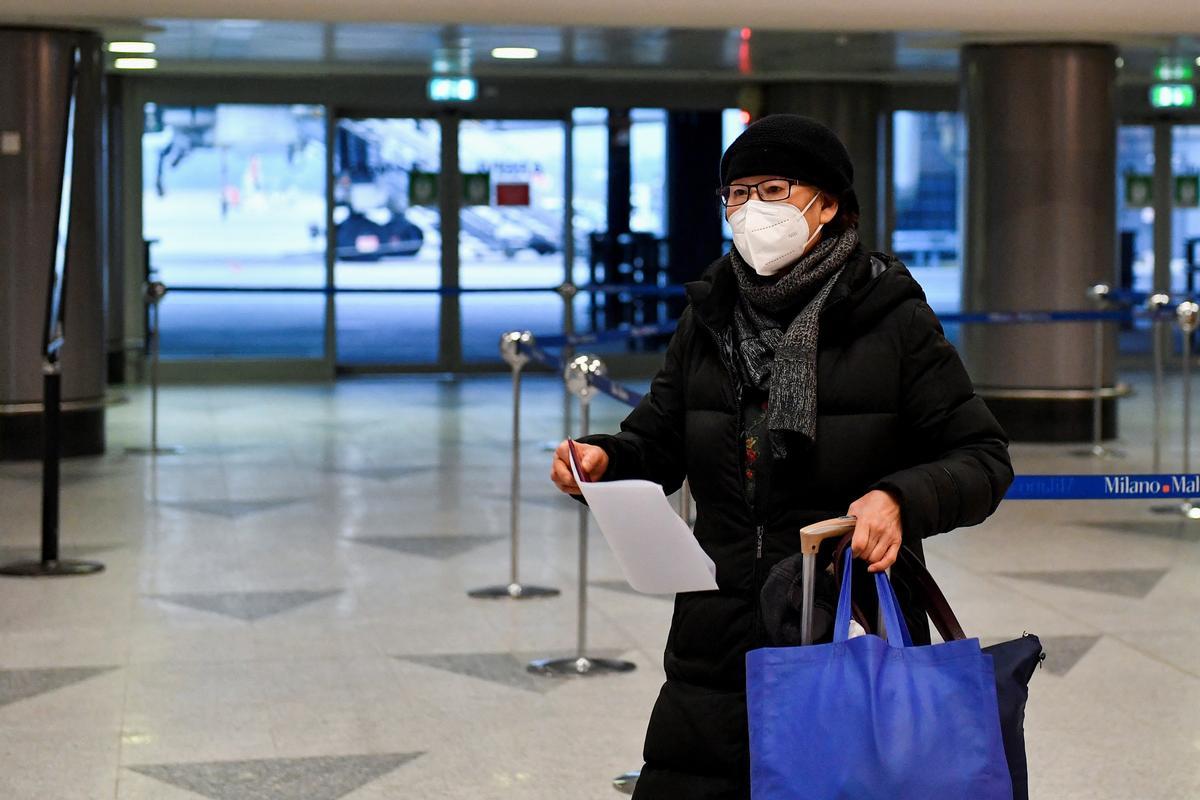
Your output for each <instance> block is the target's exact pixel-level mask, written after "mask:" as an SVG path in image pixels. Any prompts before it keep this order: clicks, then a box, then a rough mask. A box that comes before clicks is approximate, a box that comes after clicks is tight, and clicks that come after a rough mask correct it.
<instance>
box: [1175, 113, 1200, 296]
mask: <svg viewBox="0 0 1200 800" xmlns="http://www.w3.org/2000/svg"><path fill="white" fill-rule="evenodd" d="M1171 145H1172V154H1171V174H1172V179H1173V180H1172V183H1173V186H1172V187H1171V188H1172V189H1173V194H1174V198H1173V201H1174V208H1175V212H1174V214H1173V216H1172V219H1171V273H1172V277H1174V276H1175V275H1176V274H1178V275H1179V276H1180V281H1179V282H1180V283H1181V284H1182V285H1183V288H1184V289H1185V290H1186V291H1187V292H1188V294H1192V295H1194V294H1195V293H1196V292H1197V291H1200V196H1198V195H1200V125H1176V126H1174V128H1173V129H1172V131H1171Z"/></svg>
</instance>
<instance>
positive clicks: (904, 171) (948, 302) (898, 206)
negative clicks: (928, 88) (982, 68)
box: [892, 111, 964, 311]
mask: <svg viewBox="0 0 1200 800" xmlns="http://www.w3.org/2000/svg"><path fill="white" fill-rule="evenodd" d="M963 147H964V137H963V131H962V118H961V115H960V114H957V113H955V112H950V111H896V112H894V113H893V114H892V148H893V150H892V152H893V168H892V192H893V197H894V215H895V216H894V218H895V225H894V228H893V231H892V252H893V253H895V255H896V256H897V257H898V258H900V259H901V260H902V261H904V262H905V264H907V265H908V266H909V268H910V269H912V270H913V273H914V275H915V276H916V277H917V280H919V281H920V282H921V285H922V286H923V287H924V289H925V292H926V294H927V295H928V296H929V301H930V303H931V305H932V306H933V307H934V309H936V310H938V311H957V310H958V308H959V306H960V304H961V299H960V289H961V286H962V234H961V231H960V228H959V220H960V217H959V213H958V206H959V185H960V181H961V176H962V170H963V165H964V152H963Z"/></svg>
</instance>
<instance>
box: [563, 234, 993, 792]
mask: <svg viewBox="0 0 1200 800" xmlns="http://www.w3.org/2000/svg"><path fill="white" fill-rule="evenodd" d="M687 288H688V297H689V300H690V303H689V306H688V308H687V309H686V310H685V311H684V313H683V315H682V317H681V319H680V322H679V328H678V330H677V331H676V333H675V335H674V337H673V338H672V340H671V343H670V346H669V347H668V348H667V354H666V362H665V364H664V366H663V368H662V370H661V371H660V372H659V373H658V375H657V376H656V377H655V379H654V381H653V384H652V386H651V390H650V392H649V393H648V394H647V395H646V397H645V398H644V399H643V400H642V402H641V403H640V404H639V405H638V407H637V408H636V409H634V410H633V411H632V412H631V413H630V414H629V416H628V417H627V418H626V419H625V421H624V422H623V423H622V425H621V433H619V434H616V435H613V436H609V435H598V436H591V437H586V438H585V439H584V440H583V441H585V442H587V443H589V444H595V445H599V446H600V447H602V448H604V450H605V451H606V452H607V453H608V456H609V466H608V469H607V471H606V472H605V474H604V476H603V477H604V479H605V480H617V479H622V478H642V479H646V480H651V481H654V482H656V483H660V484H662V485H663V487H664V489H665V491H666V492H667V493H671V492H673V491H675V490H676V489H677V488H678V487H679V486H680V484H681V483H682V482H683V480H684V477H685V476H686V477H687V479H688V480H689V482H690V485H691V490H692V493H693V496H694V497H695V501H696V525H695V534H696V538H697V539H698V540H699V541H700V543H701V545H702V546H703V547H704V549H705V550H706V551H707V552H708V554H709V555H710V556H711V557H712V558H713V560H714V561H715V562H716V564H717V583H718V585H719V586H720V590H719V591H713V592H693V593H687V594H681V595H678V596H677V597H676V598H675V611H674V616H673V618H672V620H671V630H670V633H669V634H668V637H667V645H666V656H665V667H666V674H667V682H666V683H665V684H664V685H663V688H662V691H661V693H660V695H659V698H658V701H657V703H656V704H655V707H654V711H653V713H652V715H651V719H650V726H649V730H648V731H647V734H646V744H645V752H644V757H645V761H646V765H645V767H644V768H643V770H642V775H641V778H640V780H639V781H638V786H637V792H636V794H635V797H636V798H640V799H641V800H710V799H711V800H717V798H720V800H734V799H735V798H736V799H738V800H740V799H741V798H749V796H750V792H749V760H748V759H749V754H748V747H747V743H748V734H747V724H746V707H745V696H744V690H745V660H744V659H745V655H746V652H747V651H748V650H751V649H753V648H755V647H759V646H762V645H764V644H765V641H764V640H763V635H762V626H761V619H760V617H759V613H758V597H759V591H760V589H761V587H762V583H763V581H764V580H765V579H766V576H767V573H768V572H769V570H770V568H771V566H772V565H773V564H775V563H776V562H778V561H779V560H780V559H782V558H784V557H786V556H788V555H791V554H793V553H796V552H798V550H799V537H798V535H797V532H798V531H799V529H800V528H801V527H802V526H804V525H806V524H808V523H811V522H814V521H816V520H820V519H824V518H827V517H834V516H838V515H841V514H844V513H845V512H846V509H847V507H848V506H849V505H850V503H852V502H853V501H854V500H855V499H857V498H858V497H860V496H862V495H863V494H865V493H866V492H867V491H869V490H871V489H873V488H883V489H887V490H889V491H891V492H893V494H894V495H895V496H896V497H897V498H898V499H899V501H900V505H901V519H902V524H903V527H904V538H905V542H906V543H907V544H908V545H909V546H910V547H912V548H913V549H914V550H916V551H917V553H918V554H919V553H920V552H921V549H920V542H921V539H923V538H924V537H926V536H930V535H932V534H936V533H941V532H943V531H948V530H951V529H953V528H958V527H962V526H965V525H974V524H977V523H979V522H982V521H983V520H984V519H985V518H986V517H987V516H988V515H989V514H991V513H992V511H994V510H995V508H996V506H997V504H998V503H999V502H1000V499H1001V498H1002V497H1003V496H1004V492H1005V491H1006V490H1007V488H1008V485H1009V483H1010V482H1011V480H1012V467H1011V465H1010V462H1009V459H1008V452H1007V438H1006V437H1005V434H1004V431H1003V430H1001V428H1000V426H999V425H998V424H997V423H996V420H995V418H994V417H993V416H992V414H991V413H990V412H989V411H988V409H987V407H986V406H985V405H984V403H983V401H982V400H981V399H980V398H978V397H976V396H975V393H974V390H973V388H972V386H971V381H970V379H969V378H968V377H967V373H966V371H965V370H964V368H963V366H962V363H961V361H960V360H959V357H958V354H957V353H956V352H955V350H954V348H953V346H951V345H950V344H949V343H948V342H947V341H946V339H945V338H944V337H943V335H942V329H941V325H940V324H939V323H938V321H937V318H936V317H935V316H934V314H933V312H932V311H931V310H930V308H929V306H928V305H927V304H926V303H925V295H924V292H922V291H921V288H920V286H919V285H918V284H917V282H916V281H915V280H914V279H913V278H912V276H911V275H910V274H909V272H908V270H907V269H906V268H905V267H904V265H903V264H901V263H900V262H899V261H896V260H895V259H893V258H890V257H888V256H883V255H880V254H875V255H870V254H867V253H865V252H863V251H861V250H859V251H857V252H855V253H854V254H852V255H851V257H850V259H849V261H848V262H847V267H846V269H845V270H844V271H843V273H842V276H841V277H840V278H839V279H838V282H837V284H836V285H835V286H834V288H833V291H832V293H831V295H830V297H829V299H828V301H827V302H826V305H825V308H824V310H823V311H822V314H821V323H820V325H821V327H820V342H819V356H818V363H817V404H818V420H817V434H816V441H815V443H814V444H813V445H812V446H811V447H809V448H804V447H800V446H790V447H789V456H788V458H786V459H784V460H782V461H779V462H776V463H775V464H774V465H773V467H772V474H771V477H770V480H769V486H768V487H767V488H766V489H765V491H766V492H767V495H766V497H765V501H762V502H760V503H758V504H757V505H758V509H757V511H756V509H755V508H752V507H751V505H750V504H749V503H748V502H747V498H746V495H745V491H744V488H743V487H744V483H743V480H742V468H743V465H742V463H741V462H742V452H743V448H742V443H741V441H740V397H739V395H740V392H739V390H738V388H737V384H736V383H735V381H734V380H733V377H732V373H731V365H730V363H729V361H730V355H729V353H728V346H727V343H728V341H729V339H728V338H727V336H726V332H727V329H728V328H729V326H730V324H731V318H732V313H733V305H734V302H735V300H736V296H737V291H738V290H737V284H736V279H735V276H734V275H733V272H732V265H731V263H730V261H729V258H728V257H725V258H722V259H720V260H718V261H717V262H716V263H715V264H713V266H712V267H710V268H709V269H708V270H707V272H706V273H705V276H704V279H703V280H701V281H698V282H695V283H692V284H689V285H688V287H687ZM722 343H726V344H724V345H723V344H722ZM760 491H762V490H761V489H760ZM825 558H826V559H827V558H828V556H827V555H826V556H825ZM822 566H823V565H822ZM893 584H894V585H895V586H896V592H897V595H898V597H899V598H900V601H901V603H903V604H904V608H905V616H906V618H907V620H908V625H909V628H910V629H911V631H912V634H913V639H914V641H916V642H918V643H922V642H928V641H929V628H928V624H927V623H926V621H925V615H924V609H923V608H921V607H920V606H919V605H917V604H916V603H915V602H914V601H913V599H912V592H911V591H909V590H908V586H907V583H906V576H905V574H904V573H903V571H902V570H901V569H900V568H899V567H897V568H895V569H894V570H893ZM856 585H858V586H863V587H868V588H869V587H870V586H871V584H869V583H868V582H867V581H861V580H860V581H857V582H856ZM856 600H857V601H858V602H859V604H860V605H861V607H862V609H863V612H864V614H867V615H868V617H867V618H868V619H873V616H871V615H872V614H873V613H874V607H875V604H874V598H873V597H870V596H869V595H864V596H862V597H858V598H856Z"/></svg>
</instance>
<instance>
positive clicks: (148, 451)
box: [125, 445, 183, 456]
mask: <svg viewBox="0 0 1200 800" xmlns="http://www.w3.org/2000/svg"><path fill="white" fill-rule="evenodd" d="M125 452H126V453H127V454H129V455H131V456H178V455H182V454H183V448H182V447H172V446H170V445H168V446H166V447H126V448H125Z"/></svg>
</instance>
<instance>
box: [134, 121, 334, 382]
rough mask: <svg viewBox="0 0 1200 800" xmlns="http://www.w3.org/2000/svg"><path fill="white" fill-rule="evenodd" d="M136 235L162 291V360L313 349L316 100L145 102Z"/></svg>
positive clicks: (318, 224) (321, 273)
mask: <svg viewBox="0 0 1200 800" xmlns="http://www.w3.org/2000/svg"><path fill="white" fill-rule="evenodd" d="M144 112H145V132H144V135H143V138H142V175H143V185H142V198H143V201H142V216H143V232H144V236H145V237H146V238H147V239H148V240H151V241H153V242H154V244H153V245H152V249H151V266H152V267H153V268H154V269H155V270H156V275H157V277H158V279H159V280H162V281H163V282H164V283H165V284H166V285H167V286H168V287H169V289H170V294H168V296H167V298H166V300H165V301H164V302H163V304H162V338H161V345H162V354H163V357H164V358H168V359H170V358H255V357H266V358H321V357H322V356H323V352H324V326H325V323H324V298H323V296H322V295H321V294H319V293H313V292H312V291H304V290H317V292H320V291H321V290H322V289H323V288H324V286H325V236H324V226H325V119H324V112H323V110H322V108H321V107H319V106H304V105H236V104H225V105H216V106H161V105H157V104H155V103H147V104H146V106H145V108H144Z"/></svg>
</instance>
